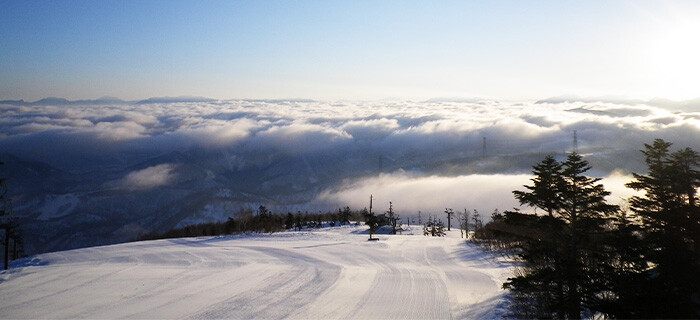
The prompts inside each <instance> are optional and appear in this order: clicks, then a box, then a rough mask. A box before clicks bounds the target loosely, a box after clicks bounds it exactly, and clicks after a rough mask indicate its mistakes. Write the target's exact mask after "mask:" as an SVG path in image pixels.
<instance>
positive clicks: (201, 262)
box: [0, 226, 511, 319]
mask: <svg viewBox="0 0 700 320" xmlns="http://www.w3.org/2000/svg"><path fill="white" fill-rule="evenodd" d="M364 228H365V227H355V226H345V227H341V228H327V229H322V230H319V231H313V232H300V233H292V232H286V233H280V234H273V235H258V236H236V237H213V238H212V237H210V238H189V239H170V240H158V241H148V242H135V243H127V244H121V245H113V246H105V247H96V248H86V249H79V250H72V251H65V252H56V253H47V254H43V255H39V256H36V257H33V258H31V259H27V260H24V261H22V260H20V261H17V262H16V263H15V267H16V268H15V269H13V270H10V271H5V272H2V273H0V317H2V318H32V319H35V318H93V319H94V318H149V319H154V318H167V319H172V318H180V319H222V318H224V319H252V318H256V319H281V318H288V319H347V318H357V319H377V318H380V319H462V318H497V317H500V316H503V315H504V313H505V310H503V305H505V301H506V298H505V294H506V292H505V291H503V290H501V289H500V286H501V284H502V283H503V281H505V279H506V278H507V277H508V276H509V275H510V272H511V268H510V265H509V264H508V263H504V262H499V261H496V258H495V257H494V256H492V255H489V254H487V253H484V252H482V251H481V250H480V249H478V248H476V247H474V246H472V245H471V244H469V243H466V242H465V241H464V240H462V239H460V238H459V233H456V232H455V231H452V232H451V233H449V234H448V237H445V238H432V237H424V236H422V235H380V236H378V237H379V238H380V240H379V241H374V242H368V241H366V238H367V235H366V234H361V233H360V231H361V230H364ZM37 262H38V263H37ZM23 263H24V265H23Z"/></svg>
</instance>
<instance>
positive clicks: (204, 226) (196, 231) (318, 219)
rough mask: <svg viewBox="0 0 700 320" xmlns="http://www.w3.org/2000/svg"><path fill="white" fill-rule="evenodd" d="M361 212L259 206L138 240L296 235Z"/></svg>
mask: <svg viewBox="0 0 700 320" xmlns="http://www.w3.org/2000/svg"><path fill="white" fill-rule="evenodd" d="M364 211H366V209H363V210H351V209H350V207H343V208H339V209H338V211H336V212H324V213H308V212H305V213H302V212H297V213H296V214H293V213H291V212H288V213H286V214H280V213H274V212H272V211H271V210H270V209H268V208H267V207H266V206H264V205H261V206H259V207H258V209H257V211H255V212H254V211H253V210H251V209H241V210H240V211H239V212H238V213H237V214H236V215H235V218H234V217H229V218H228V219H227V220H226V221H222V222H211V223H201V224H193V225H188V226H185V227H182V228H174V229H171V230H168V231H165V232H162V233H159V232H155V231H153V232H149V233H147V234H144V235H141V236H140V237H138V239H137V241H141V240H156V239H170V238H182V237H200V236H218V235H229V234H237V233H247V232H254V233H273V232H279V231H284V230H289V229H293V230H295V231H298V230H302V229H309V228H321V227H322V226H324V225H327V226H331V227H333V226H336V225H345V224H349V223H350V221H360V220H362V219H364V217H365V214H364Z"/></svg>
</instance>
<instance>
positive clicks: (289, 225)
mask: <svg viewBox="0 0 700 320" xmlns="http://www.w3.org/2000/svg"><path fill="white" fill-rule="evenodd" d="M284 228H285V229H291V228H294V215H293V214H292V213H291V212H287V219H285V220H284Z"/></svg>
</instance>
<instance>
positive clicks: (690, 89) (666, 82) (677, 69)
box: [645, 19, 700, 99]
mask: <svg viewBox="0 0 700 320" xmlns="http://www.w3.org/2000/svg"><path fill="white" fill-rule="evenodd" d="M660 26H661V27H660V28H659V30H658V32H656V33H655V34H653V35H652V36H651V37H650V40H649V48H648V51H647V52H646V59H645V60H646V62H647V68H648V70H647V71H648V72H649V76H650V77H653V79H651V80H652V81H654V82H655V83H656V85H657V90H658V92H664V93H665V94H666V96H667V97H669V98H672V99H689V98H694V97H696V96H697V94H698V91H697V90H698V87H697V83H698V77H699V76H700V40H699V39H700V22H699V21H698V20H697V19H679V20H676V21H673V22H668V23H666V24H661V25H660Z"/></svg>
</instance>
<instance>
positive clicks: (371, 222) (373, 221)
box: [362, 208, 379, 240]
mask: <svg viewBox="0 0 700 320" xmlns="http://www.w3.org/2000/svg"><path fill="white" fill-rule="evenodd" d="M362 214H363V215H364V216H365V225H366V226H368V227H369V239H370V240H372V235H373V234H374V233H375V232H377V228H379V218H378V217H377V216H376V215H375V214H374V212H371V211H367V209H366V208H365V209H362Z"/></svg>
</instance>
